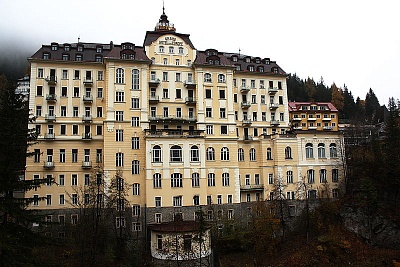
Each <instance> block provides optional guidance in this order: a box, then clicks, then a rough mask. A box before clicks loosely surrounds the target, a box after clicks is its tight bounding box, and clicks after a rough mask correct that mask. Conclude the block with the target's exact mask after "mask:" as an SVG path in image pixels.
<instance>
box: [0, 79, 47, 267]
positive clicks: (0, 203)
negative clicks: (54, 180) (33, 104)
mask: <svg viewBox="0 0 400 267" xmlns="http://www.w3.org/2000/svg"><path fill="white" fill-rule="evenodd" d="M15 88H16V86H15V84H13V83H11V82H9V81H8V80H7V78H6V77H5V76H4V75H2V76H0V125H1V128H0V148H1V149H0V266H24V265H27V264H33V265H34V259H33V257H32V255H33V250H34V246H35V244H37V242H39V241H40V237H39V236H38V235H37V234H35V233H34V232H32V231H31V229H30V227H31V225H32V223H33V222H38V218H37V217H36V216H35V215H34V213H33V212H32V211H31V210H28V209H27V207H28V205H29V204H30V203H31V202H32V201H34V199H32V198H25V197H24V192H27V191H29V190H31V189H33V188H35V187H38V186H40V185H41V184H44V183H45V182H46V180H45V179H36V180H29V181H26V180H24V179H23V177H24V170H25V162H26V157H27V156H28V153H27V149H28V146H29V145H30V144H32V143H33V142H35V140H36V137H37V135H36V133H35V132H34V131H33V130H29V129H28V121H29V120H30V118H29V112H28V103H27V101H25V100H24V97H23V96H21V95H17V94H15ZM38 200H39V199H35V201H38Z"/></svg>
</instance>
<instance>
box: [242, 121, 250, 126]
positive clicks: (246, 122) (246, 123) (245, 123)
mask: <svg viewBox="0 0 400 267" xmlns="http://www.w3.org/2000/svg"><path fill="white" fill-rule="evenodd" d="M250 124H251V120H242V125H250Z"/></svg>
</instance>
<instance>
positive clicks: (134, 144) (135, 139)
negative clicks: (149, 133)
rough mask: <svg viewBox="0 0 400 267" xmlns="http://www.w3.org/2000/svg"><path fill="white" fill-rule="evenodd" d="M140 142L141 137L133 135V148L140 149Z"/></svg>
mask: <svg viewBox="0 0 400 267" xmlns="http://www.w3.org/2000/svg"><path fill="white" fill-rule="evenodd" d="M139 144H140V143H139V137H132V142H131V145H132V149H140V146H139Z"/></svg>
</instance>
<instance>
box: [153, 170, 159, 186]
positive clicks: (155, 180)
mask: <svg viewBox="0 0 400 267" xmlns="http://www.w3.org/2000/svg"><path fill="white" fill-rule="evenodd" d="M153 187H154V188H161V173H155V174H154V175H153Z"/></svg>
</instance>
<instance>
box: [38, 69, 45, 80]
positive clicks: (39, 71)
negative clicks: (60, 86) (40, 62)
mask: <svg viewBox="0 0 400 267" xmlns="http://www.w3.org/2000/svg"><path fill="white" fill-rule="evenodd" d="M43 75H44V72H43V69H38V78H43Z"/></svg>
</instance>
